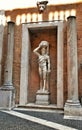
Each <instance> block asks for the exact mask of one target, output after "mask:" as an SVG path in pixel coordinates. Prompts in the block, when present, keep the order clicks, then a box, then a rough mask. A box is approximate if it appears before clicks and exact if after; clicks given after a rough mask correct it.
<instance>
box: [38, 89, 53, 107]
mask: <svg viewBox="0 0 82 130" xmlns="http://www.w3.org/2000/svg"><path fill="white" fill-rule="evenodd" d="M36 104H38V105H49V104H50V93H49V92H46V91H43V92H41V91H38V92H37V93H36Z"/></svg>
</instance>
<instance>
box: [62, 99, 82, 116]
mask: <svg viewBox="0 0 82 130" xmlns="http://www.w3.org/2000/svg"><path fill="white" fill-rule="evenodd" d="M64 116H65V117H66V116H82V107H81V104H80V102H79V100H78V101H74V102H73V101H72V100H67V102H66V104H65V107H64Z"/></svg>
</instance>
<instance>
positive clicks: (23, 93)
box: [19, 21, 64, 108]
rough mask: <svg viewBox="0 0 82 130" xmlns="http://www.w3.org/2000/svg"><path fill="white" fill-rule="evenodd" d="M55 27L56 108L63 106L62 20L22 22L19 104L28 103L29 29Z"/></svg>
mask: <svg viewBox="0 0 82 130" xmlns="http://www.w3.org/2000/svg"><path fill="white" fill-rule="evenodd" d="M55 27H57V108H63V106H64V96H63V21H52V22H49V21H47V22H36V23H23V24H22V50H21V73H20V100H19V104H20V105H26V104H27V103H28V99H27V97H28V85H29V84H28V80H29V57H30V49H31V44H30V35H29V30H36V29H44V28H45V29H46V28H50V29H51V28H54V29H55Z"/></svg>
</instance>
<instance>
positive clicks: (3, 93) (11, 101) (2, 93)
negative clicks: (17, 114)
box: [0, 86, 15, 110]
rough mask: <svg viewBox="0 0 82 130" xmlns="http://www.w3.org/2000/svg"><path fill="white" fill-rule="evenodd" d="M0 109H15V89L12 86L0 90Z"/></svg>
mask: <svg viewBox="0 0 82 130" xmlns="http://www.w3.org/2000/svg"><path fill="white" fill-rule="evenodd" d="M0 97H1V98H0V109H7V110H11V109H12V108H13V107H15V89H14V87H13V86H11V87H10V86H9V87H4V86H3V87H1V88H0Z"/></svg>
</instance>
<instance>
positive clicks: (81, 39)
mask: <svg viewBox="0 0 82 130" xmlns="http://www.w3.org/2000/svg"><path fill="white" fill-rule="evenodd" d="M61 11H62V12H63V13H61ZM73 11H76V18H77V35H78V72H79V74H78V78H79V80H78V84H79V96H82V3H79V4H68V5H58V6H54V5H53V6H48V7H47V10H45V12H44V14H43V15H42V18H40V19H39V15H38V11H37V8H28V9H15V10H12V11H6V17H7V20H8V18H10V20H11V21H13V22H15V37H14V40H15V44H14V61H13V84H14V87H15V88H16V103H19V92H20V63H21V61H20V58H21V43H22V35H21V34H22V22H27V21H30V22H33V21H39V20H41V19H42V20H43V21H48V20H54V19H55V20H60V19H63V20H64V100H66V99H67V57H66V55H67V35H66V33H67V29H66V17H67V16H69V15H72V14H73ZM34 16H35V19H34ZM40 17H41V16H40ZM44 34H45V35H44ZM54 35H55V36H56V37H53V36H54ZM30 36H31V37H32V39H31V44H32V51H33V49H34V48H36V46H37V45H38V43H39V42H40V40H43V39H45V40H47V41H49V43H50V57H51V66H52V67H51V69H52V71H53V70H54V72H53V73H51V79H50V81H51V82H50V86H51V89H50V92H51V103H56V97H57V94H56V93H57V92H56V90H57V84H56V83H57V69H56V68H57V45H56V44H57V39H56V38H57V34H56V30H55V31H54V30H53V29H52V30H44V31H43V32H42V31H39V32H37V31H36V32H34V33H33V34H32V33H31V34H30ZM36 39H38V40H36ZM6 47H7V25H6V26H5V31H4V44H3V59H2V83H3V79H4V76H3V74H4V64H5V59H6ZM31 59H32V60H31V68H32V72H31V75H32V76H31V80H32V82H31V83H30V87H29V97H28V98H29V102H34V100H35V92H36V90H37V88H38V84H39V78H38V72H37V70H36V66H37V64H36V60H37V58H36V56H35V55H34V54H33V53H31ZM33 68H35V69H33ZM35 76H36V78H34V77H35ZM54 79H55V80H54ZM33 82H35V84H36V86H34V85H33Z"/></svg>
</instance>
